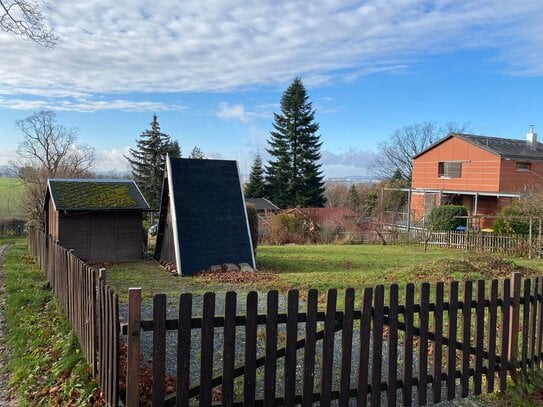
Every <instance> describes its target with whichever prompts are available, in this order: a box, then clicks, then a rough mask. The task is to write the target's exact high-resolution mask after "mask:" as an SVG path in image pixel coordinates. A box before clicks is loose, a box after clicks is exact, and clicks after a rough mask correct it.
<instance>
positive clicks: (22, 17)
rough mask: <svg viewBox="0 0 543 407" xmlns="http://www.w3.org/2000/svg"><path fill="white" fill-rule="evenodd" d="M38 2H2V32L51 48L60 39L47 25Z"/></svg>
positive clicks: (26, 0)
mask: <svg viewBox="0 0 543 407" xmlns="http://www.w3.org/2000/svg"><path fill="white" fill-rule="evenodd" d="M39 3H40V2H39V1H38V0H0V30H2V31H6V32H10V33H13V34H15V35H18V36H20V37H21V38H24V39H25V40H29V41H34V42H36V43H38V44H39V45H41V46H43V47H46V48H51V47H53V46H54V45H55V44H56V43H57V40H58V38H57V37H56V36H55V35H54V33H53V29H52V28H51V27H49V26H48V25H47V22H46V21H45V18H44V16H43V14H42V12H41V10H40V4H39Z"/></svg>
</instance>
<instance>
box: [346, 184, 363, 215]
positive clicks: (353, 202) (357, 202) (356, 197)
mask: <svg viewBox="0 0 543 407" xmlns="http://www.w3.org/2000/svg"><path fill="white" fill-rule="evenodd" d="M361 205H362V200H361V199H360V194H359V193H358V191H357V190H356V187H355V186H354V184H353V185H351V187H350V188H349V194H348V195H347V208H349V209H351V210H352V211H354V212H356V213H358V212H359V211H360V207H361Z"/></svg>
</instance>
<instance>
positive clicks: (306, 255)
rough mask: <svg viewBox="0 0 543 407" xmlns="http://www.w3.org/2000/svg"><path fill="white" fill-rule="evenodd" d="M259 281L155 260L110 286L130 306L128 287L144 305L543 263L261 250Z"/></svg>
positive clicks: (401, 250) (387, 252)
mask: <svg viewBox="0 0 543 407" xmlns="http://www.w3.org/2000/svg"><path fill="white" fill-rule="evenodd" d="M257 266H258V272H257V274H256V276H255V277H256V278H248V279H247V280H244V279H239V281H235V282H232V281H226V280H225V279H224V278H222V277H221V276H220V275H219V276H217V278H216V279H213V278H212V279H204V278H201V277H178V276H174V275H170V274H168V273H167V272H166V271H164V270H163V269H162V268H161V267H160V266H159V265H158V264H157V263H155V262H154V261H152V260H146V261H139V262H128V263H122V264H116V265H113V266H110V267H109V269H108V271H107V280H108V283H109V284H110V285H112V286H113V287H114V288H115V289H116V291H117V292H118V293H119V294H120V298H121V301H125V300H126V292H127V290H128V288H129V287H141V288H142V294H143V296H144V299H146V300H149V299H150V298H151V297H152V295H153V294H156V293H165V294H167V295H168V296H177V295H179V294H180V293H181V292H192V293H203V292H205V291H226V290H236V291H238V292H244V291H247V290H250V289H256V290H260V291H265V290H268V289H272V288H276V289H279V290H281V291H287V290H288V289H289V288H298V289H301V290H304V291H305V290H307V289H309V288H317V289H319V290H325V289H328V288H337V289H343V288H347V287H354V288H356V289H360V288H362V287H368V286H375V285H378V284H390V283H394V282H396V283H398V284H399V285H400V286H404V285H405V284H406V283H408V282H423V281H430V282H433V281H450V280H453V279H455V280H467V279H473V280H477V279H491V278H505V277H508V276H509V275H510V273H511V271H514V270H519V271H521V272H522V273H523V274H524V275H533V274H539V273H541V272H542V271H543V261H541V260H527V259H514V258H506V257H500V256H492V255H480V254H476V253H470V252H463V251H458V250H452V249H439V248H430V249H429V250H427V251H425V250H423V248H422V247H419V246H416V245H411V246H377V245H288V246H261V247H259V248H258V250H257Z"/></svg>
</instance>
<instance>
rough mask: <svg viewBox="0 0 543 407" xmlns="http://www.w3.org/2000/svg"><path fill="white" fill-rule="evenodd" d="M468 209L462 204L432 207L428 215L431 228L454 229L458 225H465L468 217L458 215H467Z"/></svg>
mask: <svg viewBox="0 0 543 407" xmlns="http://www.w3.org/2000/svg"><path fill="white" fill-rule="evenodd" d="M467 215H468V211H467V209H466V208H465V207H464V206H462V205H443V206H436V207H434V208H432V211H431V212H430V215H429V216H428V222H429V225H430V229H431V230H453V229H455V228H456V227H458V226H464V225H465V224H466V219H462V218H459V217H458V216H467Z"/></svg>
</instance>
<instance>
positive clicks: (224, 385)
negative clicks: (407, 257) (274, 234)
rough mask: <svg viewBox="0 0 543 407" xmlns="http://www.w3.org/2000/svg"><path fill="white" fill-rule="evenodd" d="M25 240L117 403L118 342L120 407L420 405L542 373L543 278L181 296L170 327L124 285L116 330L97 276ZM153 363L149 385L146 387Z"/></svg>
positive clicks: (162, 301)
mask: <svg viewBox="0 0 543 407" xmlns="http://www.w3.org/2000/svg"><path fill="white" fill-rule="evenodd" d="M29 243H30V251H31V253H32V254H33V255H34V257H35V258H36V261H37V263H38V264H39V265H40V266H41V267H42V269H43V270H44V272H45V273H46V274H47V277H48V279H49V282H50V284H51V287H52V289H53V290H54V292H55V293H56V295H57V297H58V299H59V301H60V302H61V304H62V306H63V308H64V310H65V312H66V314H67V316H68V319H69V320H70V322H71V324H72V326H73V327H74V331H75V333H76V334H77V336H78V339H79V341H80V344H81V347H82V350H83V352H84V354H85V356H86V357H87V360H88V362H89V365H90V366H91V368H92V370H93V373H94V374H95V375H96V377H97V378H98V380H99V383H100V386H101V388H102V391H103V394H104V399H105V401H106V404H107V405H111V406H114V405H121V401H120V397H119V394H120V387H121V386H120V380H119V377H120V373H121V372H120V366H121V365H123V363H124V361H123V360H121V356H120V351H119V339H122V337H123V335H124V336H125V340H126V342H127V356H126V365H127V368H126V405H128V406H136V405H138V403H139V400H140V395H141V393H142V392H148V391H152V395H151V398H152V405H153V406H162V405H166V406H173V405H176V406H186V405H190V404H192V403H197V404H199V405H201V406H211V405H225V406H230V405H265V406H272V405H273V406H275V405H295V404H301V405H304V406H306V405H312V404H313V403H315V402H318V403H319V404H320V405H321V406H327V405H331V404H332V403H334V402H335V403H337V404H338V405H342V406H343V405H349V404H350V403H353V404H356V405H359V406H364V405H372V406H378V405H385V404H386V405H396V403H398V402H400V401H401V403H402V405H405V406H410V405H413V404H418V405H425V404H428V403H431V402H434V403H435V402H439V401H442V400H452V399H454V398H459V397H466V396H468V395H471V394H480V393H481V392H493V391H496V390H500V391H503V390H505V389H506V386H507V377H508V375H511V376H513V377H514V378H516V377H517V376H518V375H523V374H525V373H526V372H528V371H529V370H531V369H540V368H541V367H542V365H541V362H542V357H543V277H535V278H525V279H522V278H521V275H520V274H519V273H514V274H513V276H512V277H511V279H505V280H491V281H483V280H481V281H476V282H472V281H466V282H462V283H459V282H457V281H451V282H447V283H443V282H438V283H433V284H430V283H422V284H420V285H418V286H415V285H413V284H407V285H406V286H405V287H402V288H400V287H399V286H398V285H396V284H392V285H390V286H388V287H385V286H383V285H379V286H377V287H375V288H364V289H362V290H359V291H355V290H354V289H352V288H349V289H346V290H345V291H344V292H343V293H338V291H337V290H335V289H330V290H328V291H327V292H326V293H319V292H318V291H317V290H309V291H307V292H299V291H297V290H291V291H289V292H288V294H287V296H286V298H283V296H282V295H280V294H279V293H278V292H277V291H270V292H268V293H265V294H259V293H257V292H249V293H248V294H247V295H246V296H243V298H242V297H241V296H240V295H238V294H236V293H235V292H228V293H225V294H224V295H223V294H215V293H206V294H204V295H203V296H202V297H200V296H196V295H192V294H181V295H180V297H179V298H178V301H176V303H177V304H175V305H174V308H175V309H176V310H177V317H176V318H171V316H170V317H168V315H167V309H168V308H171V307H172V304H168V303H167V298H166V296H165V295H163V294H160V295H156V296H154V298H153V309H152V311H153V318H152V319H142V318H141V311H142V302H141V291H140V290H139V289H131V290H130V291H129V303H128V317H127V318H128V319H127V323H126V324H123V325H122V326H120V325H119V304H118V298H117V295H116V294H115V293H114V292H113V291H112V290H111V289H110V288H109V287H108V286H107V285H106V282H105V278H104V276H103V275H100V273H98V274H97V272H96V271H94V270H93V269H92V268H90V267H88V266H87V265H85V264H84V263H83V262H82V261H81V260H79V259H77V258H75V257H74V256H73V255H72V254H71V253H70V252H69V251H68V250H66V249H64V248H62V247H60V246H58V245H57V244H56V243H55V242H53V241H52V240H51V239H50V238H48V237H46V236H45V235H44V234H43V233H42V232H32V233H31V234H30V235H29ZM324 294H325V295H324ZM338 299H339V300H340V301H339V300H338ZM338 303H340V304H341V305H340V306H339V307H338ZM150 331H152V339H151V341H150V342H151V345H150V346H151V349H150V350H148V349H146V345H145V343H144V342H145V341H143V340H142V338H143V335H148V334H150V333H151V332H150ZM145 352H149V353H150V356H149V355H146V354H145ZM172 354H173V356H174V359H175V363H174V365H175V366H174V367H173V371H172V366H171V360H170V362H168V360H169V359H171V356H172ZM122 358H124V356H122ZM149 358H150V363H151V365H150V369H151V371H152V380H151V381H150V382H149V380H148V379H146V380H147V382H146V383H142V382H141V381H140V378H141V377H144V376H145V375H140V372H141V369H142V368H148V367H144V366H143V364H144V363H146V362H145V361H146V360H148V359H149ZM168 375H171V376H173V378H172V377H168ZM166 383H168V385H166ZM172 383H174V385H173V386H172ZM123 391H124V390H123Z"/></svg>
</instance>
